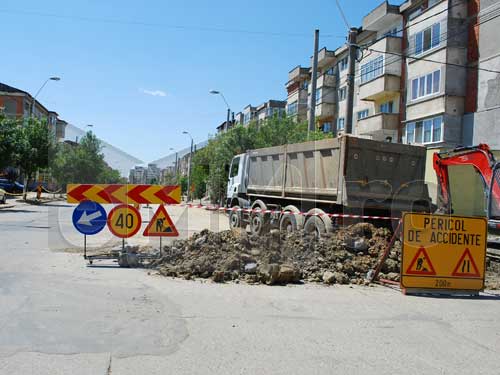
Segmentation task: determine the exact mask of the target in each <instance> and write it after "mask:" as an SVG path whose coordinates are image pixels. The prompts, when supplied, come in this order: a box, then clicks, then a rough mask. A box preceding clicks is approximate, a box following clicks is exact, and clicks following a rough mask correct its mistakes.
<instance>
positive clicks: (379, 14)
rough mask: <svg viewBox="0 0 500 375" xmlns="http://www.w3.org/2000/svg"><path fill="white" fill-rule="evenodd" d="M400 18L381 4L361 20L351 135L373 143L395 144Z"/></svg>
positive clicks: (398, 100) (397, 9)
mask: <svg viewBox="0 0 500 375" xmlns="http://www.w3.org/2000/svg"><path fill="white" fill-rule="evenodd" d="M402 28H403V17H402V15H401V14H400V12H399V7H398V6H395V5H390V4H388V3H387V2H384V3H382V4H380V5H379V6H378V7H377V8H375V9H374V10H372V11H371V12H370V13H369V14H367V15H366V16H365V17H364V18H363V24H362V27H361V29H360V31H359V33H358V35H357V44H358V45H360V46H366V48H360V49H359V50H358V54H357V63H356V69H355V92H354V111H353V132H354V133H355V134H357V135H359V136H362V137H367V138H371V139H375V140H393V141H397V140H398V138H399V137H398V132H399V128H400V115H399V113H400V110H399V109H400V101H401V88H400V83H401V80H402V63H401V57H400V56H399V55H400V54H401V53H402V46H403V38H402V32H401V30H402Z"/></svg>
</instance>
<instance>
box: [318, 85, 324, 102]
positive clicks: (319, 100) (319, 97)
mask: <svg viewBox="0 0 500 375" xmlns="http://www.w3.org/2000/svg"><path fill="white" fill-rule="evenodd" d="M322 98H323V97H322V96H321V89H320V88H319V89H316V103H320V102H321V99H322Z"/></svg>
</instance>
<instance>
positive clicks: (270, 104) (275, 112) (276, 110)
mask: <svg viewBox="0 0 500 375" xmlns="http://www.w3.org/2000/svg"><path fill="white" fill-rule="evenodd" d="M285 111H286V101H283V100H268V101H267V102H265V103H262V104H261V105H259V106H258V107H257V108H256V113H255V118H256V120H257V122H258V123H262V122H263V121H266V120H267V119H270V118H273V117H275V116H276V117H283V116H284V114H285Z"/></svg>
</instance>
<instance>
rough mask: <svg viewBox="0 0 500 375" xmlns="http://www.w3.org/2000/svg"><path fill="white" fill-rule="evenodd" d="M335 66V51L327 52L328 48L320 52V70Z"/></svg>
mask: <svg viewBox="0 0 500 375" xmlns="http://www.w3.org/2000/svg"><path fill="white" fill-rule="evenodd" d="M334 64H335V51H330V50H327V49H326V47H324V48H322V49H321V50H320V51H318V69H324V68H325V67H328V66H332V65H334ZM312 65H313V58H312V57H311V66H312Z"/></svg>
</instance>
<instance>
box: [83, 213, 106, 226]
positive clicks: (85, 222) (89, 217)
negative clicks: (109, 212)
mask: <svg viewBox="0 0 500 375" xmlns="http://www.w3.org/2000/svg"><path fill="white" fill-rule="evenodd" d="M101 216H102V215H101V213H100V212H99V211H96V212H94V213H91V214H90V215H87V211H83V215H82V216H81V217H80V218H79V219H78V222H77V224H80V225H87V226H89V227H91V226H92V223H91V221H92V220H95V219H97V218H98V217H101Z"/></svg>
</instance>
